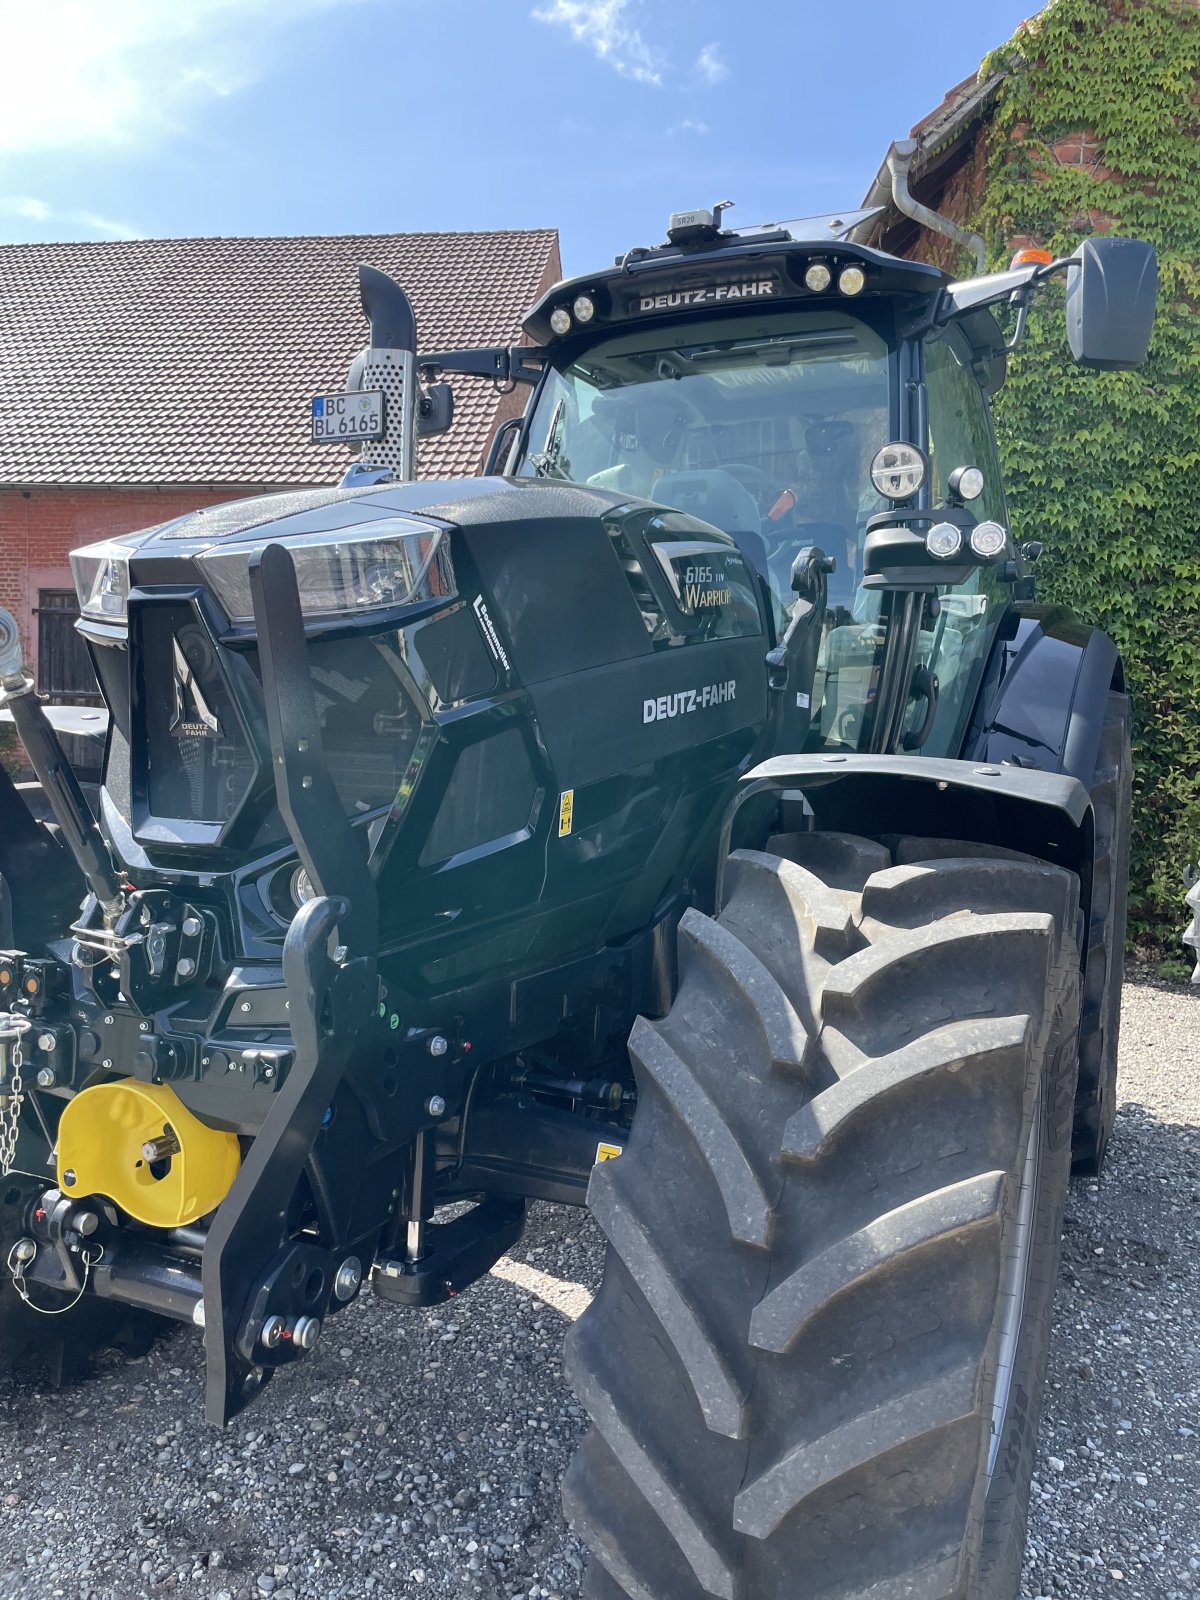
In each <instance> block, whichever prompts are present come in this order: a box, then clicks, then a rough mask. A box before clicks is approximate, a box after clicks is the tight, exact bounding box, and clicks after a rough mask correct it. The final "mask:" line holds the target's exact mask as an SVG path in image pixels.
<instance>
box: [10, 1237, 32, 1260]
mask: <svg viewBox="0 0 1200 1600" xmlns="http://www.w3.org/2000/svg"><path fill="white" fill-rule="evenodd" d="M35 1255H37V1245H36V1244H35V1243H34V1242H33V1240H32V1239H18V1240H17V1242H16V1244H15V1245H13V1260H14V1261H19V1262H20V1263H21V1265H22V1266H25V1265H26V1263H27V1262H30V1261H32V1260H33V1258H34V1256H35Z"/></svg>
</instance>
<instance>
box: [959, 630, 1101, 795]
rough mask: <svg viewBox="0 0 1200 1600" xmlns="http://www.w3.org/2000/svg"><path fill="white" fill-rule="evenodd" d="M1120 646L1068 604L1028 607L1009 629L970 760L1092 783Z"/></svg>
mask: <svg viewBox="0 0 1200 1600" xmlns="http://www.w3.org/2000/svg"><path fill="white" fill-rule="evenodd" d="M1122 682H1123V675H1122V669H1121V661H1120V657H1119V656H1118V654H1117V647H1116V645H1115V644H1114V643H1113V641H1112V640H1111V639H1110V638H1109V637H1108V635H1107V634H1106V633H1102V632H1101V631H1100V629H1099V628H1092V627H1089V626H1088V625H1087V624H1086V623H1083V622H1080V621H1079V619H1078V618H1077V617H1075V616H1074V615H1073V614H1072V613H1071V612H1070V611H1068V610H1066V608H1065V607H1063V606H1037V605H1023V606H1021V607H1020V608H1018V609H1015V610H1013V611H1012V612H1010V613H1009V616H1008V618H1007V619H1006V621H1005V623H1004V624H1002V625H1001V628H1000V630H999V636H998V637H997V640H996V643H995V645H994V647H993V649H992V654H991V657H990V659H989V661H988V664H987V670H986V672H985V674H984V680H983V687H982V689H981V691H980V695H979V700H978V703H977V705H976V709H975V716H974V719H973V721H972V725H971V731H970V733H969V734H968V736H967V740H966V748H965V749H964V752H963V754H964V755H965V756H966V757H967V758H968V759H973V760H976V761H983V762H986V763H988V764H989V765H993V766H998V765H1000V763H1001V762H1008V763H1011V764H1012V765H1014V766H1017V767H1023V768H1026V769H1031V768H1036V769H1038V770H1040V771H1042V772H1058V773H1063V774H1066V775H1067V776H1069V777H1072V778H1078V779H1079V780H1080V782H1081V783H1084V784H1088V785H1090V784H1091V783H1092V781H1093V777H1094V775H1095V771H1096V757H1097V754H1098V752H1099V749H1100V731H1101V728H1102V727H1103V724H1104V712H1105V707H1106V706H1107V703H1108V694H1109V691H1110V689H1113V688H1118V689H1119V688H1121V687H1122Z"/></svg>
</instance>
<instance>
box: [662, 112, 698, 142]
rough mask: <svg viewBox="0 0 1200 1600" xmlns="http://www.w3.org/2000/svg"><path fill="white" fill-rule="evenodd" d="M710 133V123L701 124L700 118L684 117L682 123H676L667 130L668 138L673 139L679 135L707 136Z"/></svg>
mask: <svg viewBox="0 0 1200 1600" xmlns="http://www.w3.org/2000/svg"><path fill="white" fill-rule="evenodd" d="M707 132H708V123H707V122H701V121H700V119H699V117H684V118H683V120H682V121H681V122H676V123H675V124H674V125H673V126H672V127H670V128H668V129H667V138H668V139H673V138H674V137H675V135H676V134H677V133H694V134H698V135H699V134H705V133H707Z"/></svg>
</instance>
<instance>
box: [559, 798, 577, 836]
mask: <svg viewBox="0 0 1200 1600" xmlns="http://www.w3.org/2000/svg"><path fill="white" fill-rule="evenodd" d="M574 815H575V791H574V789H564V790H563V792H562V793H561V794H560V795H559V797H558V837H559V838H560V839H565V838H566V836H567V834H568V833H570V831H571V818H572V817H573V816H574Z"/></svg>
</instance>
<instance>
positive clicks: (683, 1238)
mask: <svg viewBox="0 0 1200 1600" xmlns="http://www.w3.org/2000/svg"><path fill="white" fill-rule="evenodd" d="M901 843H902V844H903V843H904V842H901ZM769 848H770V849H771V851H773V852H775V853H772V854H766V853H757V852H749V851H739V852H737V853H736V854H735V855H734V856H733V857H731V859H730V863H729V871H728V879H727V891H728V900H727V903H726V906H725V908H724V910H723V911H722V913H721V915H720V916H719V918H717V919H716V920H715V921H714V920H711V919H709V918H707V917H704V916H701V915H699V914H698V913H696V912H689V913H688V914H687V915H686V916H685V918H684V919H683V922H682V923H681V926H680V965H681V979H680V987H679V992H678V995H677V997H676V1000H675V1003H674V1005H673V1007H672V1009H671V1011H670V1012H669V1014H668V1015H667V1016H666V1017H665V1018H664V1019H662V1021H660V1022H648V1021H646V1020H644V1019H640V1020H639V1021H638V1023H637V1024H636V1026H635V1028H634V1031H633V1035H632V1038H631V1041H630V1050H631V1054H632V1057H633V1061H634V1064H635V1071H636V1074H637V1079H638V1089H639V1104H638V1111H637V1115H636V1117H635V1119H634V1125H633V1130H632V1133H631V1137H630V1140H629V1144H628V1147H627V1149H626V1151H625V1153H624V1155H623V1156H622V1157H621V1159H620V1160H619V1161H613V1162H607V1163H604V1164H603V1165H602V1166H599V1167H597V1168H596V1170H595V1173H594V1175H593V1178H592V1183H591V1188H590V1190H589V1204H590V1206H591V1209H592V1211H593V1214H594V1215H595V1216H596V1218H597V1219H598V1221H599V1222H600V1225H601V1227H602V1228H603V1229H604V1230H605V1233H606V1234H607V1236H608V1240H609V1248H608V1254H607V1260H606V1265H605V1273H604V1281H603V1284H602V1287H601V1289H600V1292H599V1294H598V1295H597V1298H596V1300H595V1302H594V1304H593V1305H592V1307H591V1308H590V1309H589V1310H588V1311H587V1313H585V1315H584V1316H583V1317H582V1318H581V1319H580V1321H579V1322H578V1323H577V1324H576V1325H575V1327H574V1329H573V1330H572V1332H571V1335H570V1336H569V1338H568V1344H567V1366H568V1373H569V1376H570V1378H571V1381H572V1383H573V1384H574V1386H575V1388H576V1391H577V1393H578V1394H579V1396H580V1399H581V1401H582V1402H583V1404H584V1405H585V1406H586V1407H587V1409H588V1411H589V1413H590V1415H591V1418H592V1421H593V1424H594V1426H593V1428H592V1430H591V1432H590V1433H589V1434H588V1436H587V1437H586V1439H585V1440H584V1442H583V1445H582V1447H581V1449H580V1451H579V1454H578V1456H577V1458H576V1460H575V1461H574V1463H573V1464H572V1466H571V1468H570V1470H569V1472H568V1474H567V1479H566V1482H565V1484H564V1500H565V1504H566V1508H567V1515H568V1518H569V1520H570V1521H571V1523H572V1525H573V1526H574V1527H575V1529H576V1531H577V1532H578V1533H579V1534H580V1536H581V1537H582V1538H584V1539H585V1540H586V1541H587V1543H588V1544H589V1545H590V1546H591V1549H592V1553H593V1560H592V1562H591V1565H590V1567H589V1570H588V1576H587V1578H586V1580H585V1593H587V1594H590V1595H592V1596H593V1597H603V1600H701V1597H703V1596H706V1595H713V1596H721V1597H723V1600H785V1597H786V1600H809V1597H825V1596H829V1597H831V1600H832V1597H834V1596H837V1597H839V1600H847V1597H850V1596H863V1597H866V1596H869V1597H870V1600H901V1597H911V1600H951V1597H955V1600H958V1597H963V1596H970V1597H971V1600H984V1597H986V1600H1010V1597H1011V1596H1013V1595H1015V1593H1016V1587H1017V1583H1018V1579H1019V1573H1020V1564H1021V1554H1022V1550H1023V1546H1024V1518H1025V1512H1026V1506H1027V1502H1028V1496H1029V1479H1030V1473H1031V1471H1032V1462H1033V1450H1034V1444H1035V1441H1036V1434H1037V1422H1038V1413H1039V1408H1040V1397H1041V1392H1042V1387H1043V1382H1044V1372H1045V1360H1046V1351H1047V1345H1048V1336H1049V1317H1050V1309H1051V1304H1052V1300H1053V1291H1054V1279H1055V1274H1056V1271H1057V1264H1058V1247H1059V1234H1060V1228H1061V1217H1062V1205H1063V1197H1064V1193H1065V1189H1066V1182H1067V1175H1068V1167H1069V1163H1070V1132H1071V1111H1072V1104H1073V1098H1074V1089H1075V1041H1076V1030H1077V1022H1078V982H1079V975H1078V962H1079V945H1078V930H1077V922H1078V884H1077V880H1076V879H1075V878H1074V877H1073V876H1072V875H1071V874H1069V873H1065V872H1062V871H1060V870H1059V869H1057V868H1054V867H1049V866H1046V865H1044V864H1042V863H1037V862H1029V861H1022V860H1013V859H1010V858H1007V857H1003V856H1002V857H998V858H992V859H988V858H983V859H981V858H979V857H977V856H973V855H972V856H968V855H965V854H963V855H959V856H949V857H943V858H941V859H935V860H930V861H926V862H923V863H920V864H913V865H907V866H896V865H894V864H893V858H892V855H891V854H890V853H889V851H888V850H887V849H886V848H885V847H884V846H883V845H881V844H878V843H875V842H873V841H869V840H865V839H853V838H849V837H846V836H839V835H829V834H825V835H820V834H817V835H794V836H791V837H789V838H786V839H775V840H772V841H771V842H770V846H769ZM910 853H914V852H911V851H910ZM934 853H935V854H937V853H938V852H937V851H936V850H935V852H934ZM784 856H786V857H790V858H791V859H783V857H784ZM1034 1150H1036V1152H1037V1159H1036V1182H1033V1183H1032V1186H1031V1187H1030V1188H1029V1194H1030V1196H1031V1198H1032V1200H1033V1201H1034V1202H1035V1203H1034V1204H1033V1205H1032V1206H1026V1207H1024V1208H1023V1207H1022V1206H1021V1201H1020V1195H1021V1187H1022V1179H1023V1178H1026V1179H1028V1178H1030V1176H1031V1171H1032V1169H1031V1168H1030V1166H1029V1164H1028V1163H1027V1161H1026V1159H1025V1158H1026V1155H1027V1154H1028V1153H1029V1152H1030V1151H1034ZM1020 1239H1024V1240H1027V1241H1028V1242H1029V1249H1028V1250H1027V1251H1026V1252H1025V1256H1024V1259H1025V1265H1026V1268H1027V1271H1026V1273H1025V1275H1024V1277H1023V1282H1024V1295H1023V1300H1022V1301H1021V1303H1022V1306H1023V1315H1021V1316H1020V1317H1019V1318H1017V1319H1014V1322H1013V1326H1015V1327H1019V1332H1018V1333H1017V1334H1016V1335H1015V1337H1013V1338H1006V1339H1004V1340H1002V1337H1001V1335H1002V1329H1003V1327H1004V1319H1003V1308H1004V1306H1005V1304H1007V1303H1008V1302H1007V1300H1006V1297H1005V1291H1015V1290H1016V1289H1018V1288H1019V1287H1020V1284H1019V1282H1018V1280H1017V1278H1016V1277H1015V1276H1014V1275H1013V1274H1012V1273H1011V1272H1010V1271H1009V1270H1008V1268H1007V1267H1006V1262H1007V1260H1008V1258H1009V1255H1010V1254H1011V1253H1012V1251H1013V1248H1014V1244H1015V1243H1016V1241H1018V1240H1020ZM1014 1303H1015V1301H1014ZM1001 1349H1003V1350H1004V1351H1005V1352H1006V1354H1007V1356H1008V1357H1009V1358H1010V1360H1009V1369H1010V1371H1011V1382H1010V1383H1008V1384H1007V1385H1006V1386H1005V1388H1004V1392H1005V1393H1006V1394H1007V1396H1008V1404H1007V1405H1006V1406H1005V1407H1004V1410H1003V1424H1002V1426H1001V1427H1000V1429H999V1441H998V1446H997V1448H996V1451H995V1453H994V1457H993V1452H992V1450H991V1435H992V1414H993V1403H994V1401H995V1399H996V1396H997V1393H998V1391H999V1390H1000V1388H1001V1383H1000V1381H999V1377H998V1360H999V1352H1000V1351H1001ZM992 1459H994V1470H990V1471H989V1468H990V1466H991V1460H992Z"/></svg>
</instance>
